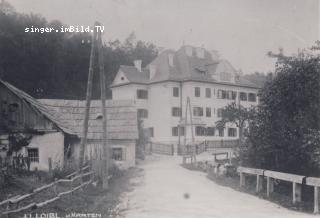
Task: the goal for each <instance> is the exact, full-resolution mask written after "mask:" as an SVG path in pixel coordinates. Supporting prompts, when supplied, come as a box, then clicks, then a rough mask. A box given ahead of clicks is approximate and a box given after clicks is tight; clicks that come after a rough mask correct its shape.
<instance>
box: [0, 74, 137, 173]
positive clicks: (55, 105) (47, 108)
mask: <svg viewBox="0 0 320 218" xmlns="http://www.w3.org/2000/svg"><path fill="white" fill-rule="evenodd" d="M84 105H85V102H84V101H78V100H46V99H43V100H36V99H34V98H33V97H31V96H30V95H28V94H26V93H25V92H23V91H21V90H19V89H17V88H16V87H14V86H12V85H10V84H9V83H7V82H4V81H1V80H0V161H3V160H8V157H12V156H24V157H29V158H28V159H29V160H30V161H31V169H33V170H34V169H36V168H37V169H38V170H44V171H47V170H48V169H49V165H50V164H51V165H52V168H55V167H62V166H64V165H66V164H67V163H73V165H75V164H76V163H77V161H78V160H79V153H80V141H81V135H82V125H83V124H82V123H83V118H84ZM106 106H107V116H108V117H107V137H108V145H110V156H111V158H112V159H114V160H115V163H116V164H117V165H119V166H120V167H122V168H129V167H131V166H134V165H135V147H136V141H137V139H138V127H137V113H136V109H135V107H134V102H133V101H107V102H106ZM101 112H102V111H101V102H100V101H92V104H91V108H90V119H89V130H88V144H87V147H86V150H85V151H86V153H85V155H86V158H87V159H90V158H91V159H100V158H101V154H102V152H101V151H102V113H101ZM21 145H23V146H21ZM20 148H21V149H20ZM49 162H51V163H50V164H49Z"/></svg>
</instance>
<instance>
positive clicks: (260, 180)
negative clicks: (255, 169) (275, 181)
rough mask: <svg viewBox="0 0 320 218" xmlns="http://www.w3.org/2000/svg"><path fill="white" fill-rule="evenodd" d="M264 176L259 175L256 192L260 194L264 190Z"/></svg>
mask: <svg viewBox="0 0 320 218" xmlns="http://www.w3.org/2000/svg"><path fill="white" fill-rule="evenodd" d="M262 179H263V178H262V176H261V175H259V174H258V175H257V185H256V192H257V193H259V192H260V191H261V190H262V182H263V180H262Z"/></svg>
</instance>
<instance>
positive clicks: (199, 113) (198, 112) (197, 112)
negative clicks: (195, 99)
mask: <svg viewBox="0 0 320 218" xmlns="http://www.w3.org/2000/svg"><path fill="white" fill-rule="evenodd" d="M193 116H197V117H202V116H203V108H202V107H194V108H193Z"/></svg>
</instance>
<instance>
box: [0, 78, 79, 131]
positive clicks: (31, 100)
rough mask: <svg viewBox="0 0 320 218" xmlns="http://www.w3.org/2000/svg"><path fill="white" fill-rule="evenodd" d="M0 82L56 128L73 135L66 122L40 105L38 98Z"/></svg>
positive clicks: (0, 81)
mask: <svg viewBox="0 0 320 218" xmlns="http://www.w3.org/2000/svg"><path fill="white" fill-rule="evenodd" d="M0 83H1V84H3V85H4V86H5V87H6V88H7V89H8V90H10V91H11V92H12V93H13V94H14V95H16V96H17V97H18V98H19V99H21V100H22V101H24V102H26V103H28V105H29V106H30V107H31V108H32V109H33V110H34V111H36V112H37V113H40V114H42V115H43V116H44V117H45V118H46V119H48V120H49V121H50V122H52V123H53V124H55V125H56V127H57V128H58V129H60V130H61V131H63V132H65V133H67V134H70V135H75V132H74V131H73V130H72V129H70V128H68V125H67V124H66V123H64V122H63V121H62V120H60V119H59V118H58V116H56V114H55V113H54V112H52V111H50V110H49V109H48V108H47V107H45V106H44V105H42V104H41V103H40V102H39V101H38V100H36V99H35V98H33V97H32V96H30V95H28V94H27V93H25V92H24V91H22V90H20V89H18V88H16V87H14V86H13V85H11V84H9V83H8V82H5V81H2V80H0Z"/></svg>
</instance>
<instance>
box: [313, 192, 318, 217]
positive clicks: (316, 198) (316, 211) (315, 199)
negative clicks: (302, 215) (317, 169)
mask: <svg viewBox="0 0 320 218" xmlns="http://www.w3.org/2000/svg"><path fill="white" fill-rule="evenodd" d="M313 213H319V187H318V186H314V209H313Z"/></svg>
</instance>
